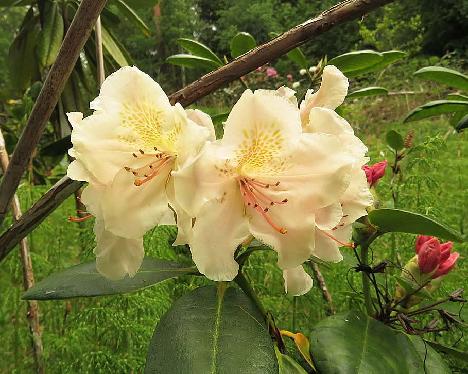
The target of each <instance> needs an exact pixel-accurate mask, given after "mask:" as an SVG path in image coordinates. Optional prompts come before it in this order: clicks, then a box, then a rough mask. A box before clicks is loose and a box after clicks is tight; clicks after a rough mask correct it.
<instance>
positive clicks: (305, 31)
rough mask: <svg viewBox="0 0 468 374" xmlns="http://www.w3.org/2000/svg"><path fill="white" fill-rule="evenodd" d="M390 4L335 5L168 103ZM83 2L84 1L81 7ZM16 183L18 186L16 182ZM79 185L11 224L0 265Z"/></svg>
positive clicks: (67, 186)
mask: <svg viewBox="0 0 468 374" xmlns="http://www.w3.org/2000/svg"><path fill="white" fill-rule="evenodd" d="M88 1H89V0H88ZM393 1H394V0H353V1H344V2H342V3H340V4H337V5H336V6H334V7H332V8H331V9H329V10H328V11H326V12H324V13H322V14H321V15H320V16H318V17H316V18H314V19H313V20H309V21H307V22H305V23H303V24H302V25H299V26H296V27H295V28H294V29H291V30H290V31H288V32H287V33H285V34H283V35H281V36H279V37H278V38H275V39H273V40H271V41H270V42H268V43H267V44H264V45H262V46H259V47H257V48H255V49H254V50H252V51H251V52H249V53H247V54H245V55H243V56H241V57H239V58H238V59H236V60H234V61H232V62H231V63H229V64H227V65H226V66H224V67H222V68H220V69H218V70H216V71H215V72H212V73H209V74H207V75H205V76H203V77H201V78H200V79H198V80H197V81H195V82H193V83H191V84H190V85H188V86H187V87H185V88H183V89H181V90H179V91H177V92H176V93H174V94H173V95H171V96H170V99H171V102H180V103H181V104H182V105H185V106H186V105H189V104H191V103H193V102H194V101H196V100H198V99H200V98H202V97H204V96H206V95H208V94H210V93H211V92H213V91H215V90H216V89H217V88H219V87H221V86H223V85H224V84H226V83H229V82H231V81H233V80H235V79H237V78H239V77H241V76H243V75H245V74H247V73H249V72H250V71H253V70H255V69H256V68H257V67H259V66H262V65H264V64H265V63H266V62H268V61H269V60H271V59H274V58H276V57H279V56H281V55H283V54H285V53H287V52H288V51H290V50H291V49H293V48H295V47H297V46H298V45H300V44H302V43H304V42H305V41H307V40H310V39H312V38H313V37H316V36H318V35H321V34H323V33H324V32H326V31H328V30H329V29H331V28H332V27H334V26H337V25H339V24H342V23H344V22H347V21H350V20H352V19H356V18H360V17H362V16H363V15H365V14H366V13H368V12H370V11H372V10H374V9H376V8H378V7H380V6H382V5H385V4H388V3H391V2H393ZM84 2H85V0H83V2H82V4H83V3H84ZM67 35H68V34H67ZM263 53H266V55H265V56H263V57H262V55H263ZM23 170H24V169H23ZM17 181H18V182H19V179H18V180H17ZM15 182H16V179H15ZM82 184H83V183H82V182H78V181H72V180H70V179H69V178H68V177H64V178H62V179H61V180H60V181H59V182H58V183H57V184H56V185H55V186H54V187H52V189H51V190H49V191H48V192H47V193H46V194H45V195H44V196H42V197H41V198H40V199H39V200H38V201H37V202H36V203H35V204H34V205H33V206H32V207H31V209H30V210H29V211H27V212H26V213H25V214H24V215H23V218H22V220H20V221H19V222H17V223H15V224H13V226H12V227H10V228H9V229H8V230H7V231H6V232H5V233H4V234H3V235H2V236H1V237H0V261H2V259H3V258H5V257H6V255H7V254H8V253H9V252H10V251H11V250H12V249H13V248H14V246H15V245H16V244H18V242H19V241H20V240H21V238H23V237H24V236H25V235H27V234H28V233H29V232H31V231H32V230H33V229H34V228H35V227H36V226H37V225H39V224H40V223H41V222H42V221H43V220H44V219H45V217H47V216H48V215H49V214H50V213H52V212H53V211H54V210H55V208H57V207H58V206H59V205H60V204H61V203H62V202H63V201H64V200H65V199H66V198H67V197H68V196H69V195H71V194H72V193H73V192H75V191H76V190H78V189H79V188H80V187H81V186H82ZM16 186H17V183H16V184H15V186H14V187H15V189H16ZM0 191H1V190H0ZM9 193H10V192H9V191H7V194H9ZM3 200H9V198H8V196H7V197H6V198H5V197H3ZM0 202H1V200H0ZM1 207H2V205H1V204H0V209H1ZM0 213H1V211H0ZM0 219H1V217H0Z"/></svg>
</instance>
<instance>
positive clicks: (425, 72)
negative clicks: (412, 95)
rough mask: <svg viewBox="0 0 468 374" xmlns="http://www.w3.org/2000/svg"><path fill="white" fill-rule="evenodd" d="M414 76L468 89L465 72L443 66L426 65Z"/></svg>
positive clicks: (467, 78) (467, 79)
mask: <svg viewBox="0 0 468 374" xmlns="http://www.w3.org/2000/svg"><path fill="white" fill-rule="evenodd" d="M414 76H416V77H418V78H421V79H427V80H430V81H434V82H439V83H444V84H446V85H447V86H450V87H455V88H459V89H461V90H464V91H468V77H467V76H466V75H465V74H462V73H460V72H458V71H456V70H452V69H447V68H444V67H442V66H426V67H425V68H422V69H419V70H418V71H417V72H415V73H414Z"/></svg>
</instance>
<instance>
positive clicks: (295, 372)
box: [275, 347, 307, 374]
mask: <svg viewBox="0 0 468 374" xmlns="http://www.w3.org/2000/svg"><path fill="white" fill-rule="evenodd" d="M275 354H276V358H277V360H278V366H279V374H307V372H306V371H305V370H304V368H303V367H302V366H301V365H299V364H298V363H297V362H296V361H295V360H294V359H293V358H292V357H290V356H288V355H285V354H282V353H281V352H280V351H279V350H278V348H277V347H275Z"/></svg>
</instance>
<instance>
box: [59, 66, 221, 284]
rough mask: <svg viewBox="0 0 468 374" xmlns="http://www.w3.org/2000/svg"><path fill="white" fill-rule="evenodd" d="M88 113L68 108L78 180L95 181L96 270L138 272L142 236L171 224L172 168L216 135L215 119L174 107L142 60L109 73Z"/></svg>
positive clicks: (72, 169)
mask: <svg viewBox="0 0 468 374" xmlns="http://www.w3.org/2000/svg"><path fill="white" fill-rule="evenodd" d="M91 108H92V109H94V113H93V114H92V115H91V116H89V117H86V118H83V116H82V114H81V113H69V115H68V118H69V120H70V123H71V124H72V126H73V132H72V142H73V148H72V149H71V150H70V155H71V156H73V157H75V161H73V162H72V163H71V164H70V166H69V168H68V176H69V177H70V178H72V179H76V180H83V181H87V182H89V185H88V187H86V188H85V190H84V191H83V194H82V201H83V203H84V204H85V205H86V207H87V209H88V210H89V212H90V213H92V214H93V215H94V216H95V217H96V224H95V233H96V239H97V246H96V248H95V254H96V257H97V262H96V263H97V269H98V270H99V272H101V273H102V274H103V275H105V276H106V277H108V278H111V279H119V278H123V277H124V276H125V275H126V274H128V275H130V276H133V275H134V274H135V273H136V271H137V270H138V269H139V267H140V265H141V262H142V260H143V255H144V250H143V241H142V237H143V235H144V233H145V232H146V231H148V230H149V229H151V228H153V227H155V226H156V225H158V224H164V223H171V222H172V223H173V222H174V219H173V217H174V214H173V211H172V209H173V210H175V211H176V213H177V215H178V220H179V219H180V220H181V221H183V220H184V219H186V217H183V211H180V210H179V211H178V205H177V203H176V202H174V204H171V208H172V209H171V208H170V207H169V204H170V202H171V200H173V179H172V177H171V173H172V171H173V170H178V169H179V168H180V167H181V166H183V165H184V164H185V163H187V162H189V161H190V159H191V158H192V157H194V156H195V155H196V154H197V153H198V152H199V150H200V149H201V148H202V146H203V144H204V143H205V142H206V141H207V140H208V139H210V140H213V139H214V129H213V125H212V124H211V120H209V118H207V117H206V116H205V115H203V114H202V113H200V112H198V111H195V112H194V111H191V112H189V113H186V112H185V111H184V110H183V108H182V107H181V106H180V105H178V104H177V105H175V106H172V105H171V104H170V103H169V100H168V98H167V96H166V94H165V93H164V91H163V90H162V89H161V87H160V86H159V85H158V84H157V83H156V82H154V81H153V80H152V79H151V78H150V77H149V76H148V75H146V74H144V73H142V72H141V71H139V70H138V69H137V68H136V67H124V68H121V69H120V70H118V71H117V72H115V73H114V74H112V75H110V76H109V77H108V78H107V79H106V80H105V82H104V83H103V85H102V87H101V91H100V93H99V96H98V97H97V98H96V99H95V100H94V101H93V102H92V103H91Z"/></svg>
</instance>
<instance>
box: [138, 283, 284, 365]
mask: <svg viewBox="0 0 468 374" xmlns="http://www.w3.org/2000/svg"><path fill="white" fill-rule="evenodd" d="M145 373H151V374H157V373H162V374H172V373H174V374H180V373H223V374H230V373H233V374H234V373H236V374H237V373H243V374H256V373H258V374H268V373H278V362H277V360H276V357H275V352H274V349H273V343H272V341H271V339H270V335H269V333H268V329H267V327H266V324H265V322H264V320H263V318H262V315H261V314H260V312H259V311H258V309H257V308H256V306H255V305H254V304H253V303H252V301H251V300H250V299H249V298H248V297H247V296H246V295H245V294H244V293H243V292H241V291H240V290H238V289H236V288H234V287H228V286H227V284H226V283H218V285H217V287H215V286H206V287H201V288H197V289H196V290H194V291H192V292H190V293H188V294H186V295H184V296H183V297H181V298H180V299H179V300H177V301H176V302H175V303H174V304H173V305H172V307H171V309H169V311H168V312H167V313H166V314H165V315H164V316H163V317H162V318H161V320H160V322H159V324H158V326H157V327H156V330H155V332H154V335H153V338H152V339H151V343H150V346H149V352H148V357H147V360H146V369H145Z"/></svg>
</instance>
